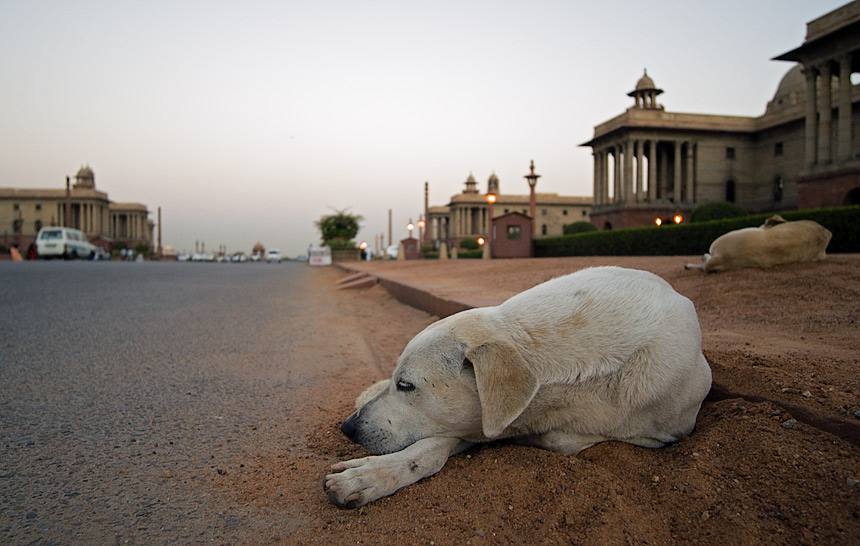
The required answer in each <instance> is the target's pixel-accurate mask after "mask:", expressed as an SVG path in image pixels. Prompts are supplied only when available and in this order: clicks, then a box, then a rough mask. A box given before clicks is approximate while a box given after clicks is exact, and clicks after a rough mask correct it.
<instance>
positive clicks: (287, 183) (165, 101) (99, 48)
mask: <svg viewBox="0 0 860 546" xmlns="http://www.w3.org/2000/svg"><path fill="white" fill-rule="evenodd" d="M845 3H846V0H838V1H826V0H816V1H812V0H753V1H749V0H745V1H736V0H721V1H719V2H715V1H712V0H709V1H698V0H686V1H685V0H674V1H670V0H666V1H663V0H647V1H635V2H634V1H617V0H616V1H612V0H604V1H599V2H594V1H588V2H579V1H572V0H568V1H543V0H528V1H519V2H512V1H468V0H461V1H453V2H449V1H440V0H434V1H426V2H413V1H407V0H400V1H391V2H377V1H370V2H368V1H360V0H354V1H320V0H314V1H310V0H308V1H304V2H292V1H287V0H280V1H255V0H241V1H235V2H226V1H214V0H210V1H182V0H172V1H161V0H147V1H145V2H144V1H137V2H132V1H120V0H110V1H80V0H74V1H67V0H63V1H42V0H20V1H19V0H0V187H22V188H58V189H59V188H63V187H64V186H65V177H66V176H67V175H72V176H73V175H74V174H75V173H76V172H77V170H78V169H79V168H80V167H81V166H82V165H85V164H89V165H90V167H91V168H92V169H93V171H94V172H95V177H96V179H95V180H96V188H97V189H99V190H102V191H105V192H107V193H108V196H109V198H110V199H111V200H113V201H118V202H140V203H144V204H146V205H147V206H148V207H149V210H150V211H151V212H152V215H151V218H152V219H153V220H156V219H157V218H156V211H157V208H158V207H159V206H160V207H162V215H163V226H162V229H163V232H162V233H163V243H164V244H165V245H167V244H169V245H173V246H174V247H175V248H176V249H177V250H179V251H182V250H183V249H184V250H188V251H192V250H193V249H194V244H195V241H205V243H206V248H207V249H212V250H214V249H216V248H217V247H218V246H219V245H221V244H223V245H226V246H227V249H228V251H230V252H232V251H236V250H243V251H245V252H248V251H250V249H251V247H252V246H253V245H254V243H255V242H257V241H261V242H262V243H263V244H264V245H265V246H266V247H267V248H280V250H281V251H282V253H283V254H285V255H288V256H295V255H297V254H301V253H304V252H305V250H306V248H307V246H308V244H309V243H317V242H319V232H318V231H317V230H316V228H315V226H314V220H316V219H318V218H319V217H320V216H322V215H324V214H328V213H331V212H332V211H333V209H349V210H350V211H351V212H353V213H358V214H361V215H363V216H364V221H363V222H362V229H361V231H360V233H359V236H358V239H359V240H367V241H368V242H369V243H370V244H371V245H372V244H373V240H374V237H375V236H377V235H380V234H384V235H385V239H386V245H387V244H389V241H388V210H389V209H392V211H393V226H394V227H393V232H394V239H395V240H399V239H401V238H404V237H406V236H407V231H406V224H407V222H408V220H409V219H410V218H411V219H413V220H417V219H418V215H419V214H421V213H423V210H424V182H425V181H427V182H429V183H430V204H431V205H444V204H447V203H448V201H449V199H450V197H451V196H452V195H454V194H456V193H459V192H461V191H462V189H463V187H464V186H463V182H464V181H465V180H466V178H467V177H468V176H469V173H472V174H473V175H474V176H475V178H476V179H477V180H478V183H479V188H480V189H481V191H482V192H483V191H485V190H486V181H487V178H489V176H490V175H491V174H492V173H494V172H495V174H496V175H497V176H498V177H499V180H500V189H501V193H504V194H523V195H525V194H527V193H528V186H527V184H526V182H525V180H524V179H523V175H524V174H526V173H527V172H528V166H529V161H530V160H532V159H534V161H535V165H536V171H537V172H538V174H541V175H542V177H541V179H540V181H539V182H538V186H537V190H538V192H555V193H559V194H562V195H579V196H590V195H591V193H592V188H591V184H592V171H593V167H592V158H591V149H590V148H583V147H580V146H579V145H580V144H582V143H583V142H585V141H587V140H589V139H590V138H591V136H592V134H593V130H594V126H595V125H597V124H599V123H602V122H604V121H606V120H608V119H610V118H612V117H615V116H616V115H618V114H620V113H622V112H623V111H624V110H625V109H626V108H627V107H629V106H631V105H632V99H631V98H630V97H628V96H627V93H628V92H629V91H631V90H632V89H633V88H634V86H635V84H636V82H637V80H638V79H639V78H640V77H641V76H642V72H643V69H644V68H647V69H648V74H649V75H650V76H651V77H652V78H653V79H654V82H655V83H656V85H657V86H658V87H660V88H662V89H664V90H665V92H664V93H663V94H662V95H661V96H660V97H659V99H658V100H659V101H660V102H661V103H662V104H663V105H664V106H665V108H666V110H667V111H675V112H700V113H713V114H727V115H747V116H758V115H761V114H762V113H764V109H765V106H766V104H767V102H768V101H769V100H770V99H771V98H773V94H774V92H775V91H776V88H777V85H778V84H779V81H780V79H781V77H782V76H783V75H784V74H785V72H787V71H788V70H789V69H790V68H791V66H792V65H791V64H790V63H784V62H778V61H771V60H770V59H771V58H772V57H774V56H776V55H779V54H781V53H784V52H786V51H788V50H791V49H794V48H795V47H797V46H799V45H800V44H801V43H802V42H803V39H804V37H805V33H806V23H807V22H808V21H810V20H812V19H815V18H817V17H819V16H821V15H824V14H825V13H827V12H829V11H832V10H833V9H835V8H837V7H839V6H841V5H844V4H845Z"/></svg>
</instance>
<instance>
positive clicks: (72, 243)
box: [36, 227, 96, 259]
mask: <svg viewBox="0 0 860 546" xmlns="http://www.w3.org/2000/svg"><path fill="white" fill-rule="evenodd" d="M95 253H96V247H95V246H94V245H93V244H91V243H90V242H89V241H88V240H87V237H86V235H84V234H83V232H82V231H80V230H78V229H72V228H67V227H43V228H42V229H40V230H39V234H38V235H37V236H36V255H37V256H38V257H39V258H66V259H72V258H86V259H90V258H92V257H93V256H94V255H95Z"/></svg>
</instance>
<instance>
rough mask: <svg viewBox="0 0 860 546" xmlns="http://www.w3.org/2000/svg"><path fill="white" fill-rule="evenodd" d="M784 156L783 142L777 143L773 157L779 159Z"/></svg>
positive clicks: (774, 146)
mask: <svg viewBox="0 0 860 546" xmlns="http://www.w3.org/2000/svg"><path fill="white" fill-rule="evenodd" d="M781 155H782V142H777V143H776V144H774V145H773V157H779V156H781Z"/></svg>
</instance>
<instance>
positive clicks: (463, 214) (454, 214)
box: [451, 206, 489, 237]
mask: <svg viewBox="0 0 860 546" xmlns="http://www.w3.org/2000/svg"><path fill="white" fill-rule="evenodd" d="M488 212H489V211H488V210H487V207H486V206H483V207H481V206H463V207H452V208H451V224H452V225H451V231H452V232H453V235H454V237H474V236H481V235H486V234H487V226H488V223H487V214H488Z"/></svg>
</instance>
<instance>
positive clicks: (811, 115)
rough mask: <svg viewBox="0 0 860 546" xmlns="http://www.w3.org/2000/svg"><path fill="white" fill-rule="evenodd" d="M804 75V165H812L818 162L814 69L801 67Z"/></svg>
mask: <svg viewBox="0 0 860 546" xmlns="http://www.w3.org/2000/svg"><path fill="white" fill-rule="evenodd" d="M803 73H804V75H805V76H806V166H807V167H813V166H815V164H816V163H817V162H818V120H817V119H816V117H817V114H818V108H817V106H816V104H815V103H816V100H815V94H816V85H815V76H816V74H815V69H814V68H813V67H811V66H808V67H806V66H805V67H803Z"/></svg>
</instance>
